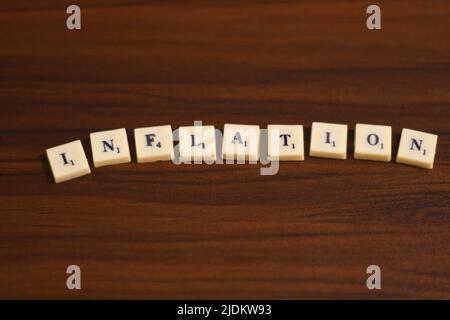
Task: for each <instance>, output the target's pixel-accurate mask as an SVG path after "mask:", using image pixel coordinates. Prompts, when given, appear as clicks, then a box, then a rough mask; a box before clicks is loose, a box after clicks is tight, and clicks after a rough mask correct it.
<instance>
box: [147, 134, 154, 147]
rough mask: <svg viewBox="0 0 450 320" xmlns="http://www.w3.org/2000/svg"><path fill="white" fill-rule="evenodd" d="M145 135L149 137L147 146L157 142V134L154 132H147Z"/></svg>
mask: <svg viewBox="0 0 450 320" xmlns="http://www.w3.org/2000/svg"><path fill="white" fill-rule="evenodd" d="M145 137H146V138H147V147H151V146H153V145H152V142H155V139H154V138H155V137H156V135H155V134H154V133H150V134H146V135H145Z"/></svg>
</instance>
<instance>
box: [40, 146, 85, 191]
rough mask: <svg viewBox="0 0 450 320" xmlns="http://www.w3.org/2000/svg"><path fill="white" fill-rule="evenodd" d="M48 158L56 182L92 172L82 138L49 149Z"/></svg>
mask: <svg viewBox="0 0 450 320" xmlns="http://www.w3.org/2000/svg"><path fill="white" fill-rule="evenodd" d="M47 158H48V161H49V162H50V167H51V169H52V172H53V177H54V178H55V182H56V183H60V182H64V181H67V180H70V179H74V178H78V177H81V176H84V175H86V174H89V173H91V169H90V168H89V164H88V161H87V159H86V155H85V154H84V150H83V146H82V145H81V141H80V140H77V141H73V142H69V143H66V144H63V145H60V146H57V147H54V148H50V149H47Z"/></svg>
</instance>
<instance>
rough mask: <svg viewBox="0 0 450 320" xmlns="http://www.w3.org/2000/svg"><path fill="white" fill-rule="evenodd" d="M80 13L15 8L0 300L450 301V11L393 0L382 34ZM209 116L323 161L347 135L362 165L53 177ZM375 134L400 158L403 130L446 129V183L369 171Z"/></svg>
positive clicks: (260, 19) (319, 5) (0, 55)
mask: <svg viewBox="0 0 450 320" xmlns="http://www.w3.org/2000/svg"><path fill="white" fill-rule="evenodd" d="M71 2H72V1H71ZM71 2H69V1H60V0H42V1H2V2H1V4H0V39H1V40H0V41H1V45H0V104H1V106H0V177H1V180H0V298H161V299H165V298H183V299H186V298H237V299H239V298H250V299H252V298H258V299H259V298H261V299H262V298H264V299H266V298H268V299H270V298H275V299H278V298H282V299H284V298H291V299H296V298H344V299H346V298H368V299H372V298H375V299H376V298H450V247H449V246H450V196H449V193H450V41H449V39H450V2H449V1H448V0H438V1H425V0H423V1H419V0H404V1H377V4H379V5H380V6H381V8H382V16H383V29H382V31H374V32H369V31H368V30H367V29H366V26H365V19H366V13H365V11H366V7H367V5H368V2H367V1H338V0H333V1H331V0H330V1H312V0H310V1H278V0H277V1H168V0H164V1H137V0H136V1H119V0H96V1H93V0H78V1H76V3H77V4H78V5H80V6H81V8H82V30H81V31H75V32H72V31H68V30H67V29H66V26H65V20H66V17H67V15H66V13H65V11H66V7H67V6H68V5H69V4H71ZM194 120H202V121H203V123H204V124H212V125H215V126H216V127H217V128H220V129H222V128H223V124H224V123H245V124H259V125H261V127H263V128H265V126H266V125H267V124H270V123H281V124H283V123H289V124H291V123H298V124H304V125H305V127H306V129H307V130H306V145H307V148H306V149H307V151H308V145H309V131H310V127H311V122H312V121H318V120H320V121H324V122H336V123H347V124H348V125H349V127H350V128H351V131H350V135H349V141H350V143H349V159H348V160H347V161H338V160H334V161H333V160H326V159H312V158H309V157H307V158H306V161H304V162H295V163H282V164H281V168H280V171H279V173H278V175H276V176H260V175H259V165H257V166H254V165H253V166H252V165H243V166H242V165H241V166H237V165H234V166H230V165H227V166H226V165H212V166H209V165H184V166H176V165H174V164H172V163H170V162H167V163H157V164H147V165H138V164H136V163H135V161H133V163H131V164H126V165H117V166H111V167H104V168H101V169H97V170H93V173H92V175H90V176H87V177H83V178H80V179H76V180H73V181H70V182H67V183H63V184H59V185H56V184H54V183H53V182H52V176H51V172H50V170H49V166H48V163H47V161H46V158H45V150H46V149H47V148H49V147H53V146H56V145H59V144H62V143H65V142H69V141H72V140H76V139H80V138H81V139H82V141H83V144H84V147H85V150H86V151H87V153H88V158H89V160H90V161H91V155H90V151H89V141H88V137H89V133H90V132H94V131H99V130H103V129H115V128H120V127H126V128H128V129H129V131H128V132H129V133H130V134H131V132H132V129H133V128H136V127H142V126H151V125H161V124H171V125H172V126H173V127H174V128H176V127H178V126H180V125H190V124H192V123H193V121H194ZM357 122H361V123H373V124H387V125H392V126H393V130H394V157H395V155H396V148H397V146H398V141H399V134H400V132H401V129H402V128H404V127H406V128H412V129H417V130H423V131H427V132H431V133H436V134H438V135H439V143H438V150H437V157H436V163H435V169H434V170H432V171H428V170H422V169H417V168H413V167H408V166H404V165H397V164H395V163H394V162H392V163H388V164H386V163H377V162H366V161H356V160H353V158H352V156H351V154H352V152H353V146H352V145H353V143H352V139H353V128H354V125H355V123H357ZM129 140H130V143H131V144H134V141H133V138H132V137H131V135H130V136H129ZM70 264H77V265H79V266H80V267H81V269H82V290H81V291H76V290H75V291H69V290H67V289H66V284H65V282H66V277H67V275H66V273H65V271H66V267H67V266H68V265H70ZM371 264H377V265H379V266H380V267H381V269H382V290H381V291H369V290H367V288H366V278H367V276H368V275H367V274H366V268H367V266H369V265H371Z"/></svg>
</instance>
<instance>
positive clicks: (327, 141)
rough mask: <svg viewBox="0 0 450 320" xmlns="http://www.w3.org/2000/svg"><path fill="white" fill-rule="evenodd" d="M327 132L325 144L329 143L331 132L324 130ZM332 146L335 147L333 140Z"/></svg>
mask: <svg viewBox="0 0 450 320" xmlns="http://www.w3.org/2000/svg"><path fill="white" fill-rule="evenodd" d="M326 134H327V140H326V141H325V143H326V144H331V132H326ZM333 147H336V141H333Z"/></svg>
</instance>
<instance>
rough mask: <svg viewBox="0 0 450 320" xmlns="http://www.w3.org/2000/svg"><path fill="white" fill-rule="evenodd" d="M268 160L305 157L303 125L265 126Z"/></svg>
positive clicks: (288, 159) (289, 159)
mask: <svg viewBox="0 0 450 320" xmlns="http://www.w3.org/2000/svg"><path fill="white" fill-rule="evenodd" d="M267 134H268V139H267V140H268V152H267V155H268V157H269V160H275V159H277V158H278V160H280V161H302V160H304V159H305V153H304V146H303V144H304V142H303V126H302V125H275V124H271V125H268V126H267Z"/></svg>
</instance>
